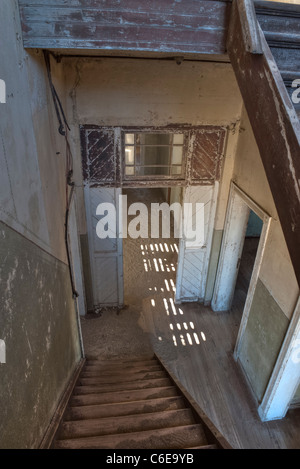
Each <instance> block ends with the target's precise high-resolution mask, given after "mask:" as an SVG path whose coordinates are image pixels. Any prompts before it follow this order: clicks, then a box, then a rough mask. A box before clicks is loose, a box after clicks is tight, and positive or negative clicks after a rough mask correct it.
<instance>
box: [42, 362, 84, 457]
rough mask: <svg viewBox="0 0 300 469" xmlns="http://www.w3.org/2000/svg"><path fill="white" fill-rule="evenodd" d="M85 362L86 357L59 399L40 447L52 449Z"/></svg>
mask: <svg viewBox="0 0 300 469" xmlns="http://www.w3.org/2000/svg"><path fill="white" fill-rule="evenodd" d="M84 364H85V359H84V358H83V359H81V360H80V362H79V364H78V365H77V367H76V370H75V371H74V373H73V375H72V377H71V379H70V381H69V383H68V385H67V387H66V389H65V391H64V392H63V394H62V396H61V399H60V401H59V404H58V406H57V408H56V411H55V413H54V415H53V417H52V419H51V422H50V424H49V426H48V428H47V430H46V433H45V435H44V437H43V439H42V441H41V443H40V446H39V448H38V449H50V448H51V445H52V442H53V439H54V437H55V435H56V432H57V430H58V427H59V424H60V422H61V419H62V417H63V415H64V412H65V410H66V407H67V405H68V402H69V399H70V397H71V395H72V392H73V389H74V387H75V384H76V382H77V380H78V377H79V375H80V373H81V370H82V368H83V366H84Z"/></svg>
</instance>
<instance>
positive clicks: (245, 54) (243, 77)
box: [227, 0, 300, 285]
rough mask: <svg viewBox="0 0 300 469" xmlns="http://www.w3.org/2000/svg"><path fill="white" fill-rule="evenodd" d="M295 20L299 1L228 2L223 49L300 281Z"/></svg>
mask: <svg viewBox="0 0 300 469" xmlns="http://www.w3.org/2000/svg"><path fill="white" fill-rule="evenodd" d="M299 18H300V6H299V5H286V4H284V5H283V4H280V3H277V4H276V3H274V2H266V1H264V2H262V1H255V2H254V1H253V0H232V7H231V19H230V25H229V31H228V37H227V50H228V55H229V58H230V61H231V64H232V67H233V70H234V72H235V76H236V79H237V82H238V84H239V88H240V91H241V94H242V97H243V101H244V104H245V108H246V111H247V114H248V117H249V121H250V123H251V126H252V130H253V133H254V136H255V139H256V143H257V146H258V149H259V152H260V156H261V160H262V163H263V165H264V169H265V172H266V176H267V179H268V182H269V186H270V189H271V192H272V195H273V199H274V202H275V205H276V209H277V213H278V217H279V221H280V223H281V227H282V230H283V234H284V236H285V241H286V244H287V248H288V250H289V254H290V258H291V262H292V264H293V267H294V271H295V276H296V278H297V280H298V283H299V285H300V243H299V239H300V182H299V181H300V122H299V117H298V116H299V108H298V106H297V103H293V102H292V101H291V95H292V92H293V90H294V91H295V89H294V88H293V87H292V84H293V81H294V80H297V79H298V78H299V66H300V54H299V51H300V49H299V44H300V42H299V41H300V29H299ZM297 112H298V114H297Z"/></svg>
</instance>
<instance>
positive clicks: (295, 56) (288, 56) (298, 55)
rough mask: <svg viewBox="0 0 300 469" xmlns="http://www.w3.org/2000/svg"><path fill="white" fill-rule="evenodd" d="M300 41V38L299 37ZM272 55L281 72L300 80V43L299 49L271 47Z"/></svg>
mask: <svg viewBox="0 0 300 469" xmlns="http://www.w3.org/2000/svg"><path fill="white" fill-rule="evenodd" d="M299 39H300V36H299ZM271 52H272V55H273V57H274V59H275V61H276V64H277V66H278V68H279V70H280V71H281V72H289V74H290V78H291V79H293V80H294V79H295V78H299V74H300V43H299V49H288V48H285V47H271Z"/></svg>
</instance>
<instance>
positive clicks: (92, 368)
mask: <svg viewBox="0 0 300 469" xmlns="http://www.w3.org/2000/svg"><path fill="white" fill-rule="evenodd" d="M160 370H163V368H162V367H161V366H160V365H158V364H157V363H156V364H155V363H154V364H153V365H145V366H142V365H136V366H118V367H109V366H107V367H104V366H101V365H96V364H92V363H86V364H85V365H84V368H83V372H89V373H99V372H100V373H102V374H106V375H112V374H115V373H138V372H141V373H144V372H146V371H160Z"/></svg>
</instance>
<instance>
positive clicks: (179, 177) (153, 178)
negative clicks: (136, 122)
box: [121, 128, 189, 182]
mask: <svg viewBox="0 0 300 469" xmlns="http://www.w3.org/2000/svg"><path fill="white" fill-rule="evenodd" d="M126 134H134V135H135V138H134V144H131V145H130V144H126V143H125V135H126ZM138 134H162V135H175V134H180V135H183V144H182V145H177V144H175V145H174V144H173V142H172V143H171V144H169V145H157V146H166V147H167V146H168V147H169V148H171V149H172V148H173V146H180V147H182V163H181V165H176V164H175V165H172V164H171V158H172V153H171V152H170V159H169V163H170V164H168V165H149V167H155V166H157V167H164V166H165V167H167V168H169V172H171V170H172V166H174V167H177V166H181V173H180V174H175V175H172V174H167V175H165V174H155V175H136V174H134V175H128V174H126V167H131V166H133V167H136V165H135V164H134V165H128V164H126V161H125V149H126V146H132V147H134V149H135V148H136V146H137V144H136V135H138ZM121 142H122V145H121V149H122V150H121V161H122V179H123V181H124V182H139V181H144V182H145V181H149V182H157V181H185V179H186V163H187V151H188V143H189V132H188V131H186V130H184V129H180V128H179V129H176V130H175V129H170V130H168V129H162V130H158V129H155V128H153V129H145V130H144V129H136V128H135V129H129V128H126V129H122V134H121ZM145 146H151V145H145ZM153 146H156V145H153ZM139 166H140V167H147V165H139Z"/></svg>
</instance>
